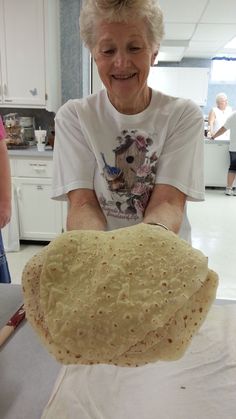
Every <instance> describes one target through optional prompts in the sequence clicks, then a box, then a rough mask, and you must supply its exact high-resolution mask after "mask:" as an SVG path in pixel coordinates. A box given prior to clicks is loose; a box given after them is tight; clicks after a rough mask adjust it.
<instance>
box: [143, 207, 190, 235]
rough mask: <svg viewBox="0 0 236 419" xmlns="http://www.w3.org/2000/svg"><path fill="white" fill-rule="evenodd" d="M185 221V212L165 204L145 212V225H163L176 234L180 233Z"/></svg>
mask: <svg viewBox="0 0 236 419" xmlns="http://www.w3.org/2000/svg"><path fill="white" fill-rule="evenodd" d="M182 219H183V211H182V210H181V209H180V208H179V207H178V206H174V205H171V204H169V203H168V202H163V203H162V204H160V205H159V206H158V207H156V208H155V207H153V208H149V210H148V211H146V212H145V216H144V219H143V222H144V223H161V224H163V225H164V226H166V227H167V228H168V229H169V230H171V231H173V232H174V233H176V234H177V233H178V232H179V229H180V226H181V223H182Z"/></svg>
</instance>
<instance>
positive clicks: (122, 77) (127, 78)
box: [112, 73, 137, 80]
mask: <svg viewBox="0 0 236 419" xmlns="http://www.w3.org/2000/svg"><path fill="white" fill-rule="evenodd" d="M136 74H137V73H133V74H127V75H123V76H122V75H119V74H113V75H112V78H113V79H115V80H129V79H132V78H133V77H135V76H136Z"/></svg>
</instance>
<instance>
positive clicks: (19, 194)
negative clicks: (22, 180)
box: [16, 186, 21, 200]
mask: <svg viewBox="0 0 236 419" xmlns="http://www.w3.org/2000/svg"><path fill="white" fill-rule="evenodd" d="M16 195H17V198H18V199H19V200H21V189H20V186H17V188H16Z"/></svg>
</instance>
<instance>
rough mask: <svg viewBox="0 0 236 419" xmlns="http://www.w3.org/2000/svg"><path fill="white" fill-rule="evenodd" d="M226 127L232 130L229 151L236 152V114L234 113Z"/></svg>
mask: <svg viewBox="0 0 236 419" xmlns="http://www.w3.org/2000/svg"><path fill="white" fill-rule="evenodd" d="M224 127H225V128H226V129H230V143H229V151H236V112H233V113H232V114H231V115H230V116H229V118H228V119H227V120H226V121H225V123H224Z"/></svg>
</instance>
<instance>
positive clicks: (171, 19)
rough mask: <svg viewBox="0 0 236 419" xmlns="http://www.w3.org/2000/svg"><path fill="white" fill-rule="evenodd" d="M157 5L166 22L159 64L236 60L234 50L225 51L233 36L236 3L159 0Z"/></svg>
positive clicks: (235, 28) (199, 0)
mask: <svg viewBox="0 0 236 419" xmlns="http://www.w3.org/2000/svg"><path fill="white" fill-rule="evenodd" d="M159 4H160V6H161V9H162V11H163V15H164V22H165V37H164V39H163V41H162V44H161V48H160V52H159V55H158V58H157V59H158V61H159V62H160V61H181V59H182V58H183V57H192V58H209V59H210V58H212V57H215V56H217V55H221V56H222V55H230V56H234V57H236V48H235V49H230V50H226V49H224V45H226V43H227V42H229V41H231V39H232V38H234V37H235V36H236V1H235V0H225V1H224V0H159Z"/></svg>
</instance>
